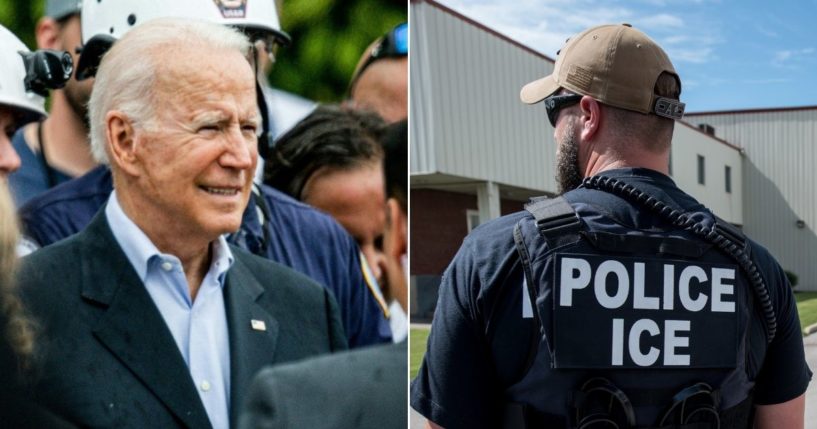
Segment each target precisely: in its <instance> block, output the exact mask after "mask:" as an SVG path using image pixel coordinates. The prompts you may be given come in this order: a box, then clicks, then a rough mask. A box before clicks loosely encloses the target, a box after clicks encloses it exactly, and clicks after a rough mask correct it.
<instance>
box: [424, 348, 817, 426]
mask: <svg viewBox="0 0 817 429" xmlns="http://www.w3.org/2000/svg"><path fill="white" fill-rule="evenodd" d="M803 342H804V343H805V346H806V361H808V366H809V368H811V370H812V371H813V372H815V373H817V333H815V334H812V335H809V336H808V337H806V338H804V339H803ZM409 422H410V425H409V427H410V429H423V422H424V420H423V418H422V416H420V415H419V414H417V412H416V411H414V410H411V416H410V418H409ZM806 428H812V429H814V428H817V376H815V377H814V379H813V380H812V382H811V383H809V386H808V390H806Z"/></svg>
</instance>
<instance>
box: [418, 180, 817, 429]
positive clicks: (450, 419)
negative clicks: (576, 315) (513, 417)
mask: <svg viewBox="0 0 817 429" xmlns="http://www.w3.org/2000/svg"><path fill="white" fill-rule="evenodd" d="M604 175H605V176H608V177H613V178H627V179H628V183H633V184H637V185H639V187H641V188H644V189H649V190H651V194H653V195H656V196H658V197H660V198H658V199H659V200H662V201H669V202H672V203H673V206H675V205H677V206H678V207H681V208H683V209H685V210H690V211H697V210H699V209H701V208H702V206H701V205H700V204H699V203H698V202H697V201H695V200H694V199H693V198H692V197H690V196H689V195H687V194H685V193H684V192H683V191H681V190H680V189H679V188H678V187H677V186H676V185H675V183H674V182H673V181H672V179H670V178H669V177H667V176H665V175H663V174H661V173H658V172H656V171H652V170H647V169H643V168H625V169H617V170H609V171H605V172H604ZM568 195H584V196H586V197H587V198H585V199H582V201H583V202H580V203H575V204H574V203H571V205H572V206H573V208H574V209H575V210H576V212H577V213H578V215H579V216H580V217H581V218H582V219H583V221H584V222H593V223H594V225H596V226H598V229H603V225H604V224H605V223H608V225H612V223H615V224H621V225H626V226H627V227H629V228H631V229H639V230H641V231H651V232H654V233H656V234H657V233H661V232H662V231H664V230H665V229H666V223H665V222H664V221H663V220H661V219H659V218H657V217H655V216H654V215H653V214H652V213H651V212H649V211H648V210H643V209H640V208H639V207H636V206H633V205H632V204H630V203H628V202H626V201H624V200H623V199H620V198H618V197H615V196H613V195H611V194H607V193H602V192H598V191H588V190H583V189H580V190H576V191H571V193H569V194H568ZM526 217H530V214H529V213H528V212H526V211H522V212H518V213H515V214H511V215H508V216H503V217H501V218H499V219H495V220H492V221H491V222H488V223H485V224H483V225H480V226H479V227H478V228H476V229H475V230H474V231H473V232H472V233H471V234H470V235H469V236H468V237H466V239H465V240H464V242H463V244H462V247H461V248H460V250H459V251H458V252H457V255H456V256H455V257H454V260H453V261H452V262H451V265H449V267H448V268H447V269H446V271H445V274H444V275H443V278H442V284H441V285H440V289H439V290H440V292H439V293H440V296H439V300H438V302H437V308H436V310H435V312H434V320H433V323H432V329H431V333H430V335H429V337H428V345H427V351H426V355H425V357H424V360H423V364H422V366H421V368H420V371H419V373H418V375H417V378H415V379H414V381H413V382H412V385H411V406H412V407H413V408H414V409H415V410H417V411H418V412H419V413H420V414H422V415H423V416H425V417H426V418H428V419H430V420H432V421H434V422H435V423H437V424H439V425H441V426H443V427H445V428H448V429H454V428H494V427H500V424H501V423H500V422H501V421H502V417H503V405H504V404H505V401H508V396H509V392H510V389H511V388H512V387H513V386H514V385H516V383H518V382H519V380H520V379H522V377H524V376H525V375H526V373H525V372H524V371H525V370H526V369H527V367H526V365H527V363H528V359H529V354H528V353H529V350H530V348H531V344H532V338H534V337H532V335H537V336H538V332H537V331H538V327H537V325H536V323H535V321H534V319H533V311H532V309H531V303H530V301H529V295H528V294H527V291H526V287H525V283H524V274H523V267H522V264H521V262H520V258H519V254H518V252H517V249H516V246H515V243H514V238H513V230H514V226H515V225H516V224H517V223H518V222H519V221H520V220H522V219H523V218H526ZM609 229H611V230H612V229H613V227H612V226H611V227H609ZM752 255H753V258H754V260H755V263H756V264H757V266H758V268H759V270H760V271H761V272H762V273H763V275H764V278H765V279H766V282H767V287H768V288H769V292H770V295H771V298H772V304H773V306H774V310H775V314H776V315H777V323H778V325H777V329H778V330H777V335H776V336H775V339H774V341H773V342H772V343H771V344H770V345H769V346H768V347H767V346H766V344H764V342H762V341H761V342H753V343H752V344H751V347H752V355H757V354H758V352H759V350H760V349H761V348H765V358H764V359H763V364H762V368H760V369H759V371H758V372H759V373H758V374H757V377H756V379H755V391H754V392H755V393H754V402H755V403H756V404H776V403H781V402H785V401H788V400H791V399H793V398H796V397H797V396H799V395H801V394H802V393H803V392H805V390H806V387H807V385H808V382H809V379H810V378H811V372H810V370H809V368H808V366H807V364H806V361H805V358H804V352H803V340H802V336H801V333H800V324H799V319H798V317H797V309H796V305H795V300H794V297H793V295H792V292H791V288H790V287H789V285H788V282H787V281H786V277H785V276H784V274H783V270H782V269H781V268H780V266H779V265H778V264H777V262H776V261H775V260H774V259H773V258H772V256H771V255H770V254H769V252H768V251H766V249H764V248H763V247H761V246H760V245H758V244H756V243H754V242H752ZM531 258H532V259H536V258H537V255H531ZM755 317H758V316H755ZM755 323H760V322H759V321H757V320H756V321H755ZM591 341H592V339H591ZM542 388H546V386H543V387H542ZM542 397H543V395H541V394H540V393H539V392H537V391H529V392H527V398H526V401H525V402H530V403H535V402H536V401H541V400H542ZM565 406H567V405H565Z"/></svg>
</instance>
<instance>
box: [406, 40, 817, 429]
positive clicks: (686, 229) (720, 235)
mask: <svg viewBox="0 0 817 429" xmlns="http://www.w3.org/2000/svg"><path fill="white" fill-rule="evenodd" d="M680 96H681V78H680V76H679V75H678V73H677V72H676V71H675V67H674V66H673V64H672V62H671V61H670V59H669V56H668V55H667V53H666V52H665V51H664V50H663V49H662V48H661V46H659V45H658V44H657V43H656V42H655V41H653V40H652V39H650V38H649V37H648V36H647V35H646V34H644V33H643V32H641V31H639V30H637V29H635V28H633V27H632V26H631V25H629V24H609V25H599V26H594V27H592V28H588V29H587V30H585V31H582V32H581V33H579V34H577V35H575V36H573V37H571V38H570V39H568V41H567V42H566V44H565V45H564V46H563V47H562V49H561V50H560V51H559V56H558V58H557V59H556V64H555V67H554V68H553V73H552V74H549V75H547V76H544V77H541V78H540V79H537V80H535V81H532V82H530V83H528V84H527V85H525V86H524V87H523V88H522V89H521V92H520V99H521V101H522V102H524V103H527V104H536V103H540V102H542V103H544V107H545V111H546V113H547V115H546V116H544V115H543V116H542V117H541V120H543V121H544V120H547V121H548V122H549V123H550V125H552V126H553V130H554V131H553V137H554V140H555V141H556V146H557V149H556V150H557V152H556V159H557V163H556V164H557V165H556V173H557V175H556V181H557V183H558V185H559V192H560V194H561V195H560V196H558V197H555V198H535V199H532V200H531V202H529V203H528V204H527V205H526V206H525V210H524V211H521V212H518V213H514V214H511V215H507V216H503V217H500V218H498V219H494V220H492V221H490V222H488V223H485V224H483V225H480V226H479V228H476V229H474V231H473V232H472V233H471V234H469V236H468V237H467V238H466V239H465V241H464V242H463V244H462V247H461V248H460V250H459V251H458V253H457V255H456V256H455V257H454V260H453V261H452V262H451V265H450V266H449V267H448V268H447V269H446V272H445V274H444V275H443V280H442V283H441V285H440V294H439V300H438V303H437V308H436V310H435V312H434V320H433V322H432V328H431V333H430V335H429V338H428V346H427V352H426V354H425V357H424V359H423V364H422V366H421V368H420V371H419V373H418V375H417V378H415V379H414V381H413V382H412V385H411V406H412V407H413V408H414V409H416V410H417V411H418V412H419V413H420V414H422V415H423V416H425V417H426V418H427V419H428V423H429V426H431V427H432V428H438V427H444V428H448V429H456V428H468V429H473V428H498V427H503V428H542V427H571V428H573V427H580V428H591V427H593V428H595V427H620V428H634V427H653V428H657V427H661V428H689V427H696V428H713V429H715V428H757V429H771V428H787V429H798V428H799V429H802V428H803V426H804V422H803V420H804V419H803V416H804V409H805V402H806V401H805V397H806V389H807V387H808V383H809V381H810V379H811V370H810V369H809V367H808V365H807V363H806V360H805V356H804V349H803V338H802V333H801V331H800V320H799V317H798V315H797V306H796V302H795V298H794V296H793V293H792V290H791V286H790V285H789V282H788V280H787V278H786V276H785V274H784V272H783V269H782V268H781V267H780V265H779V264H778V263H777V262H776V261H775V260H774V258H773V257H772V255H771V254H770V253H769V252H768V250H766V249H764V248H763V247H762V246H760V245H759V244H757V243H755V242H754V241H752V240H751V239H749V238H748V237H746V236H745V235H744V234H743V232H741V230H740V229H738V228H736V227H735V226H733V225H732V224H730V223H728V222H726V221H724V220H722V219H720V218H718V217H717V216H716V215H715V214H713V213H712V212H711V211H710V210H709V209H707V208H706V207H704V206H703V205H702V204H700V203H699V202H698V201H696V200H695V199H694V198H693V197H691V196H690V195H688V194H687V193H685V192H684V191H683V190H681V189H680V188H679V187H678V186H677V185H676V183H675V182H674V181H673V180H672V178H671V177H669V175H668V169H669V167H668V166H669V157H670V151H671V145H672V136H673V130H674V127H675V124H676V121H678V120H680V119H682V118H683V114H684V109H685V104H684V103H683V102H681V100H680ZM545 168H547V166H544V165H543V169H545Z"/></svg>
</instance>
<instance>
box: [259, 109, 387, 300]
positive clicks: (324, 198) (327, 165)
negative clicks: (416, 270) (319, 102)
mask: <svg viewBox="0 0 817 429" xmlns="http://www.w3.org/2000/svg"><path fill="white" fill-rule="evenodd" d="M385 126H386V124H385V123H384V122H383V120H382V119H381V118H380V116H378V115H377V114H376V113H372V112H366V111H361V110H356V109H352V108H349V107H342V106H334V105H324V106H319V107H318V108H317V109H315V111H314V112H312V113H311V114H310V115H309V116H307V117H306V118H305V119H304V120H302V121H301V122H299V123H298V124H297V125H295V126H294V127H293V128H292V129H290V130H289V131H288V132H287V133H286V134H284V135H283V136H281V138H279V139H278V140H277V141H276V142H275V146H274V148H273V152H272V155H271V156H270V158H269V159H268V160H267V162H266V164H265V165H264V184H266V185H268V186H271V187H273V188H276V189H278V190H280V191H282V192H284V193H286V194H287V195H289V196H291V197H293V198H295V199H298V200H300V201H303V202H305V203H307V204H309V205H311V206H314V207H317V208H318V209H320V210H323V211H325V212H327V213H329V214H330V215H332V216H333V217H334V218H335V219H336V220H337V221H338V222H340V224H341V225H343V227H344V228H346V230H347V231H348V232H349V234H351V235H352V237H354V238H355V240H356V241H357V243H358V245H359V246H360V249H361V251H362V253H363V255H364V256H365V258H364V260H365V261H366V262H367V265H368V267H367V268H366V271H367V272H371V275H370V276H369V278H367V281H368V283H369V287H370V288H371V289H372V290H376V291H379V290H380V288H379V287H378V285H377V282H378V281H380V280H381V268H380V267H381V264H382V257H383V254H382V239H383V228H384V225H385V221H386V210H385V209H386V195H385V189H386V187H385V182H384V176H383V147H382V144H381V138H382V135H383V132H384V131H385ZM378 295H380V294H379V292H378ZM379 301H381V302H383V298H382V297H380V299H379Z"/></svg>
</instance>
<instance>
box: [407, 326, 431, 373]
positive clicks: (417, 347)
mask: <svg viewBox="0 0 817 429" xmlns="http://www.w3.org/2000/svg"><path fill="white" fill-rule="evenodd" d="M429 332H431V330H430V329H428V328H411V330H410V331H409V345H410V348H409V365H410V367H411V379H412V380H414V377H417V372H418V371H420V364H421V363H423V356H424V355H425V353H426V341H428V333H429Z"/></svg>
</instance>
